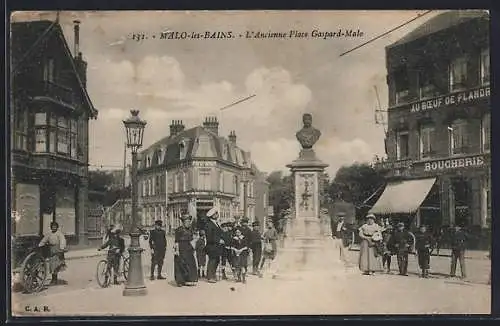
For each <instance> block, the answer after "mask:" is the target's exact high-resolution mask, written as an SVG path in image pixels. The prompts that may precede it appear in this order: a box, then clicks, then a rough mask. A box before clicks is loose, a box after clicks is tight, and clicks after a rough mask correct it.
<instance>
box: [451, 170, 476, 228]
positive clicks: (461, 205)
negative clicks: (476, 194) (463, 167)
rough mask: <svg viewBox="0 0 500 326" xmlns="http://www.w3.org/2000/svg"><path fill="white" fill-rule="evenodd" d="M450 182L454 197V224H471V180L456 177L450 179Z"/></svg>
mask: <svg viewBox="0 0 500 326" xmlns="http://www.w3.org/2000/svg"><path fill="white" fill-rule="evenodd" d="M451 184H452V191H453V198H454V201H453V203H452V205H453V206H452V209H453V210H454V213H455V225H461V226H468V225H471V222H472V217H471V209H470V207H471V202H472V198H471V195H472V185H471V182H470V180H468V179H467V178H464V177H457V178H453V179H452V181H451Z"/></svg>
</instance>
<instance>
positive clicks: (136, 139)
mask: <svg viewBox="0 0 500 326" xmlns="http://www.w3.org/2000/svg"><path fill="white" fill-rule="evenodd" d="M130 113H131V114H132V116H131V117H130V118H128V119H127V120H124V121H123V124H124V125H125V130H126V132H127V147H128V148H130V150H131V152H132V169H131V186H132V229H131V231H130V247H129V248H128V251H129V254H130V267H129V270H128V278H127V285H126V286H125V289H124V290H123V295H124V296H141V295H146V294H147V293H148V291H147V289H146V285H144V275H143V273H142V257H141V254H142V250H143V249H142V248H141V245H140V241H139V237H140V235H141V234H140V232H139V228H138V227H137V217H138V216H137V151H138V150H139V148H141V147H142V137H143V136H144V127H145V126H146V121H143V120H141V119H140V118H139V110H131V111H130Z"/></svg>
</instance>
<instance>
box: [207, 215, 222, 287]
mask: <svg viewBox="0 0 500 326" xmlns="http://www.w3.org/2000/svg"><path fill="white" fill-rule="evenodd" d="M207 217H208V218H209V221H208V222H207V224H206V235H207V245H206V247H205V248H206V251H207V255H208V264H207V280H208V282H209V283H215V282H217V277H216V272H217V266H218V265H219V262H220V260H221V255H222V250H223V248H224V243H225V241H224V239H223V230H222V228H221V227H220V225H219V223H218V221H217V220H218V219H219V211H218V210H217V208H215V207H214V208H212V209H211V210H209V211H208V213H207Z"/></svg>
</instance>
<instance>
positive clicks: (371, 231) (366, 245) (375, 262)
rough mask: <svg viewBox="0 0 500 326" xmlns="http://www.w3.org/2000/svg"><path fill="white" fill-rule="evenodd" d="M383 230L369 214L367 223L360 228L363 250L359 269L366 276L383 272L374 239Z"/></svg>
mask: <svg viewBox="0 0 500 326" xmlns="http://www.w3.org/2000/svg"><path fill="white" fill-rule="evenodd" d="M382 231H383V228H382V227H381V226H380V225H378V224H376V223H375V216H374V215H373V214H369V215H368V216H367V217H366V223H365V224H363V225H362V226H361V227H360V228H359V237H360V238H361V248H360V251H359V269H360V270H361V271H362V272H363V274H364V275H373V274H374V273H375V272H381V271H382V264H381V262H380V257H377V256H378V255H377V254H376V250H377V248H376V243H375V241H374V239H373V236H374V235H375V234H378V235H380V233H381V232H382Z"/></svg>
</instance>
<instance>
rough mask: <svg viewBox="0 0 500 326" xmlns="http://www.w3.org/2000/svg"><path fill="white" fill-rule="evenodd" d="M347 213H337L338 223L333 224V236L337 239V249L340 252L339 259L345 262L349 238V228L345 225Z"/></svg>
mask: <svg viewBox="0 0 500 326" xmlns="http://www.w3.org/2000/svg"><path fill="white" fill-rule="evenodd" d="M345 215H346V214H345V213H344V212H339V213H337V217H338V219H337V221H336V222H334V223H332V236H333V239H335V248H336V249H338V250H339V258H340V260H341V261H345V245H346V243H345V242H346V236H347V227H346V223H345Z"/></svg>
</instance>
